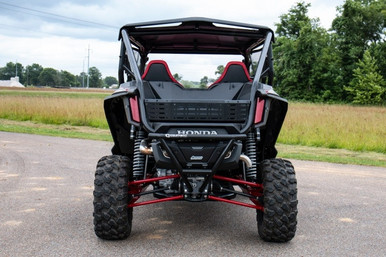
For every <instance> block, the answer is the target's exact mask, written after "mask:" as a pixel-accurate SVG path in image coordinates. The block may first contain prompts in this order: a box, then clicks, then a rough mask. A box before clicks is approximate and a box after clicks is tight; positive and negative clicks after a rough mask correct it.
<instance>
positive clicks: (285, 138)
mask: <svg viewBox="0 0 386 257" xmlns="http://www.w3.org/2000/svg"><path fill="white" fill-rule="evenodd" d="M385 128H386V108H385V107H360V106H350V105H328V104H309V103H290V104H289V109H288V113H287V117H286V120H285V122H284V124H283V128H282V130H281V132H280V136H279V139H278V142H279V143H283V144H290V145H304V146H315V147H325V148H331V149H347V150H352V151H373V152H378V153H386V129H385Z"/></svg>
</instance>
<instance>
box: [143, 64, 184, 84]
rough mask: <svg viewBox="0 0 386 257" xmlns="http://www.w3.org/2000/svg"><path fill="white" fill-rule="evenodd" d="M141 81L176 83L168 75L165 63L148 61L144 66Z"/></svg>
mask: <svg viewBox="0 0 386 257" xmlns="http://www.w3.org/2000/svg"><path fill="white" fill-rule="evenodd" d="M142 79H143V80H147V81H167V82H174V83H178V81H177V80H176V79H175V78H174V77H173V76H172V74H171V73H170V70H169V67H168V65H167V63H166V62H165V61H162V60H152V61H150V62H149V63H148V64H147V66H146V69H145V72H144V73H143V75H142Z"/></svg>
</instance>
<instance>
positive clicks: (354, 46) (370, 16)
mask: <svg viewBox="0 0 386 257" xmlns="http://www.w3.org/2000/svg"><path fill="white" fill-rule="evenodd" d="M385 6H386V4H385V1H376V0H346V1H345V2H344V4H343V5H342V6H340V7H338V8H337V10H338V12H339V15H338V16H337V17H336V18H335V19H334V20H333V22H332V30H333V31H334V32H335V34H334V36H335V37H336V42H337V49H338V55H339V58H340V65H339V66H340V67H341V75H340V76H341V77H343V78H345V81H344V84H345V85H348V83H349V82H350V81H351V80H352V78H353V70H354V69H355V68H356V64H357V60H359V59H362V57H363V54H364V52H365V50H366V49H368V47H369V45H370V43H371V42H372V43H376V42H378V41H379V40H381V38H382V30H384V28H385V13H384V12H383V13H382V10H384V9H385Z"/></svg>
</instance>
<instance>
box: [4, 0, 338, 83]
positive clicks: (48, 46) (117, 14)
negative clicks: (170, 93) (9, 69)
mask: <svg viewBox="0 0 386 257" xmlns="http://www.w3.org/2000/svg"><path fill="white" fill-rule="evenodd" d="M297 2H299V1H292V0H269V1H267V0H265V1H261V0H237V1H224V0H210V1H209V0H194V1H190V0H185V1H181V0H163V1H160V0H158V1H157V0H146V1H138V0H137V1H133V0H110V1H102V0H56V1H49V0H0V67H3V66H5V65H6V63H8V62H16V61H17V62H19V63H21V64H22V65H23V66H24V67H25V66H27V65H31V64H33V63H38V64H40V65H42V66H43V67H50V68H54V69H57V70H66V71H69V72H71V73H73V74H74V75H79V74H80V73H81V72H82V71H86V70H87V64H88V58H87V57H88V56H89V65H90V67H92V66H95V67H97V68H98V69H99V71H100V72H101V73H102V76H103V77H106V76H114V77H117V68H118V57H119V48H120V43H119V42H118V32H119V28H120V27H121V26H123V25H125V24H128V23H136V22H144V21H156V20H163V19H174V18H184V17H207V18H215V19H223V20H230V21H236V22H244V23H251V24H258V25H264V26H268V27H270V28H272V29H273V30H275V29H276V27H275V24H276V23H278V22H280V18H279V16H280V15H282V14H285V13H288V11H289V9H290V8H291V7H292V6H294V5H295V4H296V3H297ZM305 2H306V3H310V4H311V7H310V8H309V13H308V15H309V17H310V18H319V19H320V24H321V26H322V27H324V28H326V29H329V28H330V26H331V22H332V20H333V19H334V18H335V17H336V15H337V11H336V7H337V6H341V5H342V4H343V3H344V0H329V1H325V0H308V1H305ZM88 53H89V54H88ZM192 62H200V60H196V61H195V60H193V59H192ZM208 67H209V66H208ZM185 72H187V71H185ZM183 76H184V79H188V80H193V79H196V77H194V74H187V73H185V74H183ZM193 77H194V78H193Z"/></svg>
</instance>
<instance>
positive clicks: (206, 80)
mask: <svg viewBox="0 0 386 257" xmlns="http://www.w3.org/2000/svg"><path fill="white" fill-rule="evenodd" d="M208 83H209V78H208V76H204V77H203V78H202V79H201V80H200V88H206V87H207V86H208Z"/></svg>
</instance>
